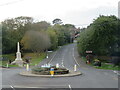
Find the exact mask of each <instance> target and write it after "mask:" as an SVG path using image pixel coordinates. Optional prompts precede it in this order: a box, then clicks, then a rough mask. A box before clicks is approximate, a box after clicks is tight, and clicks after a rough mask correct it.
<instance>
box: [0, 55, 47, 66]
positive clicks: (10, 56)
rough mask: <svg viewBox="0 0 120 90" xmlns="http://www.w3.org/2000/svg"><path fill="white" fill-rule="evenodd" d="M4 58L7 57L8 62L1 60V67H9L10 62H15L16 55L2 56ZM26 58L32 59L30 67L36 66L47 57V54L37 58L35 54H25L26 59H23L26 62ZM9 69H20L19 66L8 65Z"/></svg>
mask: <svg viewBox="0 0 120 90" xmlns="http://www.w3.org/2000/svg"><path fill="white" fill-rule="evenodd" d="M2 57H6V58H7V59H6V60H0V66H3V67H7V63H8V60H11V61H14V60H15V54H5V55H2ZM26 57H31V60H30V65H31V66H34V65H36V64H39V63H40V62H41V61H42V60H43V59H44V58H45V57H46V54H45V53H41V54H40V55H39V56H37V55H36V54H35V53H24V57H22V59H23V60H24V61H25V58H26ZM8 66H9V67H18V65H11V64H9V65H8Z"/></svg>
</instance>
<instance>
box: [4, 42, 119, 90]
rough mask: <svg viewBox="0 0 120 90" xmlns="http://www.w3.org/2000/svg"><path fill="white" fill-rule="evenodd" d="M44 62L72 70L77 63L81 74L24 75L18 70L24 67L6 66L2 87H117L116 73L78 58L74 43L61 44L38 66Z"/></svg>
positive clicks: (22, 69)
mask: <svg viewBox="0 0 120 90" xmlns="http://www.w3.org/2000/svg"><path fill="white" fill-rule="evenodd" d="M45 63H50V64H52V65H55V64H56V63H59V65H60V66H61V67H65V68H67V69H69V70H71V71H73V67H74V65H75V64H76V65H77V71H78V72H82V75H78V76H75V77H59V78H44V77H26V76H21V75H19V73H20V72H24V71H26V70H25V68H8V69H3V70H2V86H3V87H11V86H12V87H22V88H26V87H29V88H32V87H36V88H41V87H47V88H69V89H70V90H72V89H73V88H118V86H119V85H118V75H117V74H115V73H114V71H113V70H102V69H96V68H94V67H91V66H89V65H86V64H85V62H84V61H83V60H82V59H81V58H80V56H79V54H78V52H77V47H76V44H69V45H65V46H62V47H61V48H59V49H58V50H57V51H55V52H53V53H52V54H51V55H49V58H47V59H44V60H43V61H42V62H41V63H40V64H38V66H40V65H43V64H45Z"/></svg>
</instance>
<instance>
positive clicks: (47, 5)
mask: <svg viewBox="0 0 120 90" xmlns="http://www.w3.org/2000/svg"><path fill="white" fill-rule="evenodd" d="M118 1H119V0H0V12H1V13H0V21H3V20H4V19H7V18H13V17H18V16H31V17H33V18H34V19H35V20H38V21H44V20H45V21H47V22H50V23H52V20H54V19H55V18H60V19H61V20H62V21H63V23H64V24H66V23H69V24H74V25H76V26H77V27H79V26H80V27H84V26H86V25H89V24H90V23H92V21H93V19H95V18H97V17H98V16H99V15H116V16H118V15H117V14H118Z"/></svg>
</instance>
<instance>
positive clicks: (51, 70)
mask: <svg viewBox="0 0 120 90" xmlns="http://www.w3.org/2000/svg"><path fill="white" fill-rule="evenodd" d="M50 74H51V76H53V75H54V68H51V69H50Z"/></svg>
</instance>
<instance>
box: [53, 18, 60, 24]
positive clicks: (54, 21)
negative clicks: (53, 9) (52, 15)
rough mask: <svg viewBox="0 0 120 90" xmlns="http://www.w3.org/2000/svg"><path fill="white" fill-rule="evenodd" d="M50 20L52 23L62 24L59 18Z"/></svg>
mask: <svg viewBox="0 0 120 90" xmlns="http://www.w3.org/2000/svg"><path fill="white" fill-rule="evenodd" d="M52 22H53V24H62V20H61V19H59V18H56V19H54V20H53V21H52Z"/></svg>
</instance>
